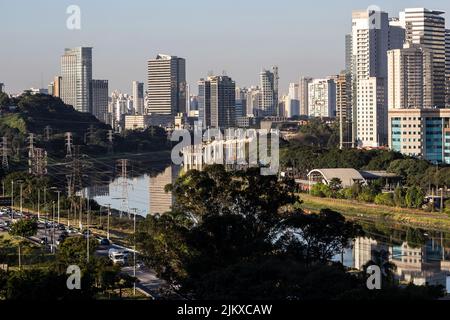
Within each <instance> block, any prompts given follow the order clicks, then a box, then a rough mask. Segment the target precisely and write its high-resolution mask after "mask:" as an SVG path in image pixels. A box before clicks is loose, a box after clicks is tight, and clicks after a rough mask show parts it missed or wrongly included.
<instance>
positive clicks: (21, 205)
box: [20, 181, 23, 215]
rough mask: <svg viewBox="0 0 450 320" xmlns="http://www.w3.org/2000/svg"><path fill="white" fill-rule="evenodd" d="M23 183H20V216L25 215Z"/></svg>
mask: <svg viewBox="0 0 450 320" xmlns="http://www.w3.org/2000/svg"><path fill="white" fill-rule="evenodd" d="M22 189H23V181H20V214H21V215H23V198H22Z"/></svg>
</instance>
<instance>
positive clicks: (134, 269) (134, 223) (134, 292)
mask: <svg viewBox="0 0 450 320" xmlns="http://www.w3.org/2000/svg"><path fill="white" fill-rule="evenodd" d="M133 213H134V214H133V265H134V266H133V277H134V282H133V295H134V296H135V295H136V213H137V209H136V208H134V209H133Z"/></svg>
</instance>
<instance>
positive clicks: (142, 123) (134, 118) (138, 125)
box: [125, 115, 150, 130]
mask: <svg viewBox="0 0 450 320" xmlns="http://www.w3.org/2000/svg"><path fill="white" fill-rule="evenodd" d="M149 125H150V116H148V115H125V130H145V129H147V128H148V127H149Z"/></svg>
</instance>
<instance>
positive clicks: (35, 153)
mask: <svg viewBox="0 0 450 320" xmlns="http://www.w3.org/2000/svg"><path fill="white" fill-rule="evenodd" d="M28 165H29V168H28V170H29V173H30V174H33V175H35V176H43V175H46V174H47V151H45V150H44V149H42V148H34V147H33V149H32V151H30V152H29V159H28Z"/></svg>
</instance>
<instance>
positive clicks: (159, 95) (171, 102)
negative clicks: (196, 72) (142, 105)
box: [147, 54, 186, 117]
mask: <svg viewBox="0 0 450 320" xmlns="http://www.w3.org/2000/svg"><path fill="white" fill-rule="evenodd" d="M147 75H148V77H147V94H148V100H147V101H148V102H147V103H148V106H147V110H148V112H149V113H150V114H162V115H172V116H174V117H175V115H176V114H177V113H179V112H183V113H185V112H186V62H185V60H184V59H183V58H179V57H176V56H169V55H164V54H159V55H157V56H156V58H155V59H151V60H149V61H148V69H147Z"/></svg>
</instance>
